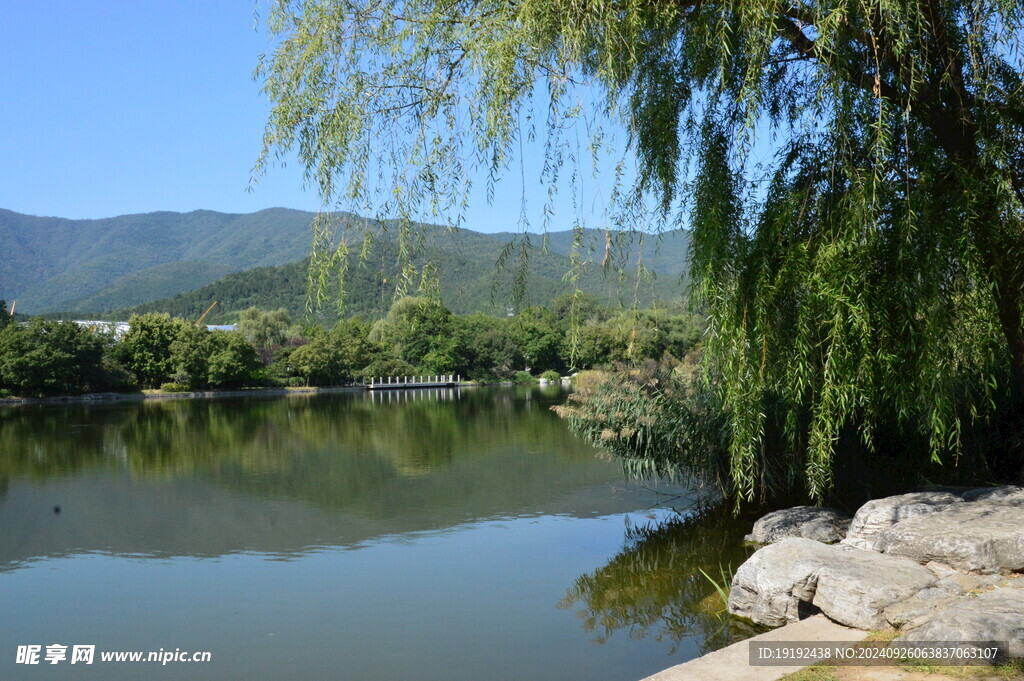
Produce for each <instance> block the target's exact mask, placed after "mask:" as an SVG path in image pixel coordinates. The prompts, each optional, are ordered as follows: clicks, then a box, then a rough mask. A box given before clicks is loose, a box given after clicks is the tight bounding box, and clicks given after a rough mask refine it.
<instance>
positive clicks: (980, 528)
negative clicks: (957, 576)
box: [874, 501, 1024, 574]
mask: <svg viewBox="0 0 1024 681" xmlns="http://www.w3.org/2000/svg"><path fill="white" fill-rule="evenodd" d="M874 544H875V546H876V548H877V549H878V550H879V551H882V552H884V553H887V554H889V555H891V556H900V557H903V558H909V559H911V560H914V561H916V562H918V563H927V562H929V561H936V562H939V563H944V564H946V565H949V566H951V567H954V568H956V569H957V570H960V571H963V572H980V573H985V574H991V573H997V572H1005V571H1020V570H1024V507H1018V506H1005V505H1001V504H993V503H988V502H982V501H975V502H972V503H966V504H957V505H953V506H948V507H946V508H944V509H942V510H941V511H940V512H937V513H932V514H931V515H927V516H918V517H915V518H910V519H907V520H902V521H900V522H899V523H896V524H895V525H892V526H891V527H889V528H887V529H885V530H884V531H882V532H881V533H880V534H879V535H878V538H877V539H876V541H875V542H874Z"/></svg>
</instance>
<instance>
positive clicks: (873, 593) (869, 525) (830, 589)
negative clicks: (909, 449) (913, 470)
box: [729, 487, 1024, 657]
mask: <svg viewBox="0 0 1024 681" xmlns="http://www.w3.org/2000/svg"><path fill="white" fill-rule="evenodd" d="M748 540H749V541H753V542H756V543H760V544H764V546H763V547H762V548H760V549H758V550H757V551H756V552H755V553H754V554H753V555H752V556H751V557H750V558H749V559H748V560H747V561H746V562H745V563H744V564H743V565H741V566H740V568H739V569H738V570H737V571H736V574H735V576H734V578H733V583H732V589H731V592H730V596H729V612H731V613H732V614H734V615H738V616H741V617H746V618H748V619H750V620H752V621H754V622H756V623H758V624H762V625H766V626H772V627H778V626H782V625H785V624H787V623H790V622H795V621H798V620H801V619H804V618H806V617H809V616H811V615H814V614H817V613H821V614H823V615H824V616H826V617H827V618H829V619H830V620H832V621H834V622H837V623H839V624H843V625H846V626H849V627H854V628H857V629H863V630H872V629H880V628H884V627H886V626H892V627H895V628H896V629H897V630H899V632H900V635H899V640H904V641H998V642H1001V643H1000V652H1001V653H1002V654H1003V655H1004V656H1010V657H1024V574H1021V573H1022V572H1024V488H1022V487H996V488H992V487H986V488H974V489H971V488H964V489H959V488H937V489H930V490H925V491H921V492H913V493H910V494H902V495H898V496H893V497H886V498H884V499H875V500H873V501H869V502H868V503H866V504H864V505H863V506H862V507H861V508H860V509H858V511H857V512H856V513H855V514H854V515H853V517H852V518H851V517H849V516H847V515H845V514H843V513H842V512H840V511H836V510H835V509H828V508H816V507H809V506H801V507H796V508H791V509H785V510H781V511H776V512H774V513H770V514H768V515H767V516H765V517H763V518H761V519H760V520H758V521H757V522H756V523H755V525H754V530H753V533H752V534H751V535H750V536H748Z"/></svg>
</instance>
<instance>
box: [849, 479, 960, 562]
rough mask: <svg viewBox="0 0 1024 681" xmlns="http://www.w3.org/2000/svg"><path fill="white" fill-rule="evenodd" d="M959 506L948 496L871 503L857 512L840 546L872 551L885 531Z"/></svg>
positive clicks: (957, 500)
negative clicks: (903, 522)
mask: <svg viewBox="0 0 1024 681" xmlns="http://www.w3.org/2000/svg"><path fill="white" fill-rule="evenodd" d="M961 503H963V499H961V498H960V497H959V496H957V495H955V494H952V493H950V492H912V493H910V494H900V495H898V496H894V497H885V498H883V499H873V500H871V501H869V502H867V503H866V504H864V505H863V506H861V507H860V508H859V509H858V510H857V513H856V514H855V515H854V516H853V521H852V522H851V523H850V529H849V531H848V532H847V534H846V538H845V539H844V540H843V541H842V543H843V544H845V545H847V546H852V547H854V548H858V549H870V550H875V548H876V547H875V542H876V541H877V539H878V536H879V535H880V534H881V533H882V531H883V530H885V529H886V528H888V527H891V526H892V525H894V524H896V523H898V522H901V521H904V520H907V519H909V518H916V517H919V516H923V515H928V514H931V513H935V512H937V511H941V510H943V509H945V508H947V507H949V506H950V505H952V504H961Z"/></svg>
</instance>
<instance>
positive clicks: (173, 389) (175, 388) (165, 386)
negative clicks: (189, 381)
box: [160, 381, 192, 393]
mask: <svg viewBox="0 0 1024 681" xmlns="http://www.w3.org/2000/svg"><path fill="white" fill-rule="evenodd" d="M191 389H192V388H190V387H189V386H188V385H186V384H184V383H175V382H174V381H170V382H168V383H161V384H160V391H161V392H165V393H187V392H188V391H189V390H191Z"/></svg>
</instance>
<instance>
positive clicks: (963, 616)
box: [901, 588, 1024, 657]
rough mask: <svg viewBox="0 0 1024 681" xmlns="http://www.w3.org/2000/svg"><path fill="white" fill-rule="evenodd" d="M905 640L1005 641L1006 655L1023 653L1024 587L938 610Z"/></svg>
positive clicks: (1008, 589) (994, 592) (1001, 590)
mask: <svg viewBox="0 0 1024 681" xmlns="http://www.w3.org/2000/svg"><path fill="white" fill-rule="evenodd" d="M901 638H902V640H904V641H1002V642H1004V643H1005V644H1008V645H1002V646H1000V648H1001V650H1000V652H1001V653H1002V654H1003V655H1004V656H1012V657H1024V588H1000V589H994V590H992V591H988V592H986V593H983V594H981V595H979V596H977V597H975V598H963V599H960V600H958V601H956V602H955V603H952V604H951V605H949V606H948V607H946V608H944V609H942V610H939V611H938V612H937V613H936V614H935V616H934V617H932V618H931V619H930V620H929V621H928V622H927V623H926V624H924V625H922V626H920V627H918V628H916V629H913V630H911V631H910V632H909V633H907V634H905V635H904V636H903V637H901Z"/></svg>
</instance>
